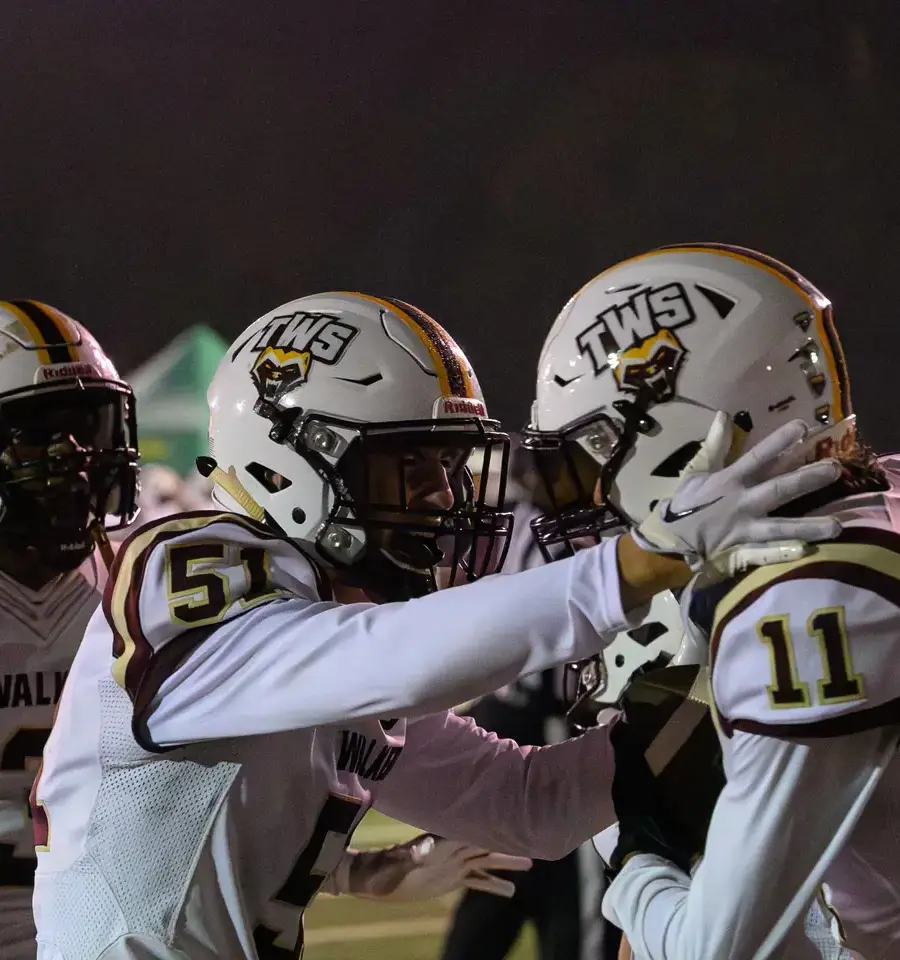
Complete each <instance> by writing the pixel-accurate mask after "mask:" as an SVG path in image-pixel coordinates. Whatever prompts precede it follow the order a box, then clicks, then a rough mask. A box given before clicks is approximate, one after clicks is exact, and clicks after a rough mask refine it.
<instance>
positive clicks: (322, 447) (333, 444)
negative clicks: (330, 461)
mask: <svg viewBox="0 0 900 960" xmlns="http://www.w3.org/2000/svg"><path fill="white" fill-rule="evenodd" d="M309 445H310V446H311V447H312V448H313V450H316V451H317V452H318V453H334V451H335V450H336V449H337V437H336V436H335V435H334V433H332V431H331V430H329V429H328V428H327V427H313V428H312V429H311V430H310V432H309Z"/></svg>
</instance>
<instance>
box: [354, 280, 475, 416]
mask: <svg viewBox="0 0 900 960" xmlns="http://www.w3.org/2000/svg"><path fill="white" fill-rule="evenodd" d="M353 296H356V297H362V298H363V299H365V300H370V301H372V302H373V303H377V304H379V305H380V306H382V307H385V308H386V309H388V310H390V311H391V313H394V314H396V315H397V316H398V317H400V319H401V320H402V321H403V322H404V323H405V324H406V325H407V326H408V327H409V328H410V330H412V331H413V332H414V333H415V334H416V335H417V336H418V338H419V339H420V340H421V341H422V343H424V344H425V347H426V349H427V350H428V355H429V356H430V357H431V361H432V363H433V364H434V369H435V372H436V373H437V377H438V384H439V385H440V388H441V395H442V396H445V397H477V396H478V394H477V392H476V390H475V387H474V384H473V378H472V377H470V376H469V371H468V368H467V365H466V363H465V358H464V357H463V355H462V352H461V351H460V349H459V347H458V346H457V345H456V343H454V341H453V340H452V339H451V338H450V335H449V334H448V333H447V332H446V331H445V330H444V328H443V327H442V326H441V325H440V324H439V323H438V322H437V321H436V320H432V318H431V317H429V316H428V314H427V313H423V312H422V311H421V310H419V309H418V308H417V307H414V306H412V305H411V304H409V303H405V302H404V301H403V300H394V299H393V298H392V297H384V298H381V297H373V296H370V295H369V294H367V293H355V294H353Z"/></svg>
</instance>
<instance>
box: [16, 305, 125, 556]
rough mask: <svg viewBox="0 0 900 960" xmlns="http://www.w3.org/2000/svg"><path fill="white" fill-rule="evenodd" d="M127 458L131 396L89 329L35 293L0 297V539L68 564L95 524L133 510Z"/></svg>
mask: <svg viewBox="0 0 900 960" xmlns="http://www.w3.org/2000/svg"><path fill="white" fill-rule="evenodd" d="M137 461H138V447H137V428H136V423H135V403H134V396H133V395H132V392H131V388H130V387H129V386H128V384H126V383H124V382H123V381H122V380H121V379H120V377H119V375H118V373H116V369H115V367H114V366H113V364H112V361H111V360H110V359H109V357H108V356H107V355H106V354H105V353H104V352H103V350H102V349H101V347H100V345H99V344H98V343H97V341H96V340H95V339H94V338H93V337H92V336H91V334H90V333H88V331H87V330H85V328H84V327H83V326H81V324H79V323H76V322H75V321H74V320H73V319H72V318H71V317H67V316H66V315H65V314H64V313H61V312H60V311H59V310H56V309H55V308H53V307H50V306H48V305H47V304H44V303H39V302H38V301H36V300H9V301H2V302H0V545H2V546H3V547H4V548H6V549H9V550H12V551H14V552H17V551H24V556H26V557H29V558H31V559H32V560H36V561H37V562H39V563H40V564H41V566H42V567H43V568H44V569H45V570H47V571H50V572H63V571H65V570H69V569H72V568H74V567H76V566H78V565H79V564H80V563H81V562H82V561H83V560H84V559H85V557H87V556H88V555H89V554H90V553H91V552H92V550H93V545H94V539H93V537H92V535H91V529H92V527H94V525H95V524H97V523H98V522H99V523H101V524H102V525H104V526H105V527H106V529H107V530H116V529H119V528H121V527H123V526H125V525H126V524H128V523H130V522H131V521H132V520H133V519H134V517H135V515H136V513H137V506H136V497H137Z"/></svg>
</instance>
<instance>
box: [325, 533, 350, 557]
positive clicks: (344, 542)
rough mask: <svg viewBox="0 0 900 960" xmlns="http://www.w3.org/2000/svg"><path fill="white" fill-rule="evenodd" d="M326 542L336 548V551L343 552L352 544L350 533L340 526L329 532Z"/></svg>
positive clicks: (330, 546)
mask: <svg viewBox="0 0 900 960" xmlns="http://www.w3.org/2000/svg"><path fill="white" fill-rule="evenodd" d="M325 543H326V544H327V545H328V547H329V549H331V550H334V551H335V552H336V553H343V551H345V550H346V549H347V548H348V547H349V546H350V534H349V533H347V531H346V530H342V529H341V528H340V527H335V528H334V529H333V530H330V531H329V532H328V535H327V536H326V537H325Z"/></svg>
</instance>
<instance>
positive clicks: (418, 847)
mask: <svg viewBox="0 0 900 960" xmlns="http://www.w3.org/2000/svg"><path fill="white" fill-rule="evenodd" d="M531 865H532V862H531V860H530V859H529V858H528V857H514V856H511V855H508V854H505V853H491V852H490V851H489V850H483V849H481V848H480V847H473V846H470V845H469V844H467V843H460V842H458V841H456V840H444V839H443V838H441V837H436V836H434V835H433V834H430V833H425V834H422V835H421V836H418V837H416V838H415V839H414V840H410V841H408V842H407V843H401V844H398V845H397V846H395V847H387V848H385V849H383V850H363V851H358V850H348V851H347V853H346V854H345V855H344V861H343V862H342V864H341V866H340V867H338V870H337V871H336V875H335V880H336V881H337V882H336V883H335V884H334V885H333V886H334V888H335V892H337V893H349V894H352V895H353V896H355V897H367V898H372V899H376V900H394V901H398V902H400V901H409V900H429V899H431V898H432V897H441V896H444V894H447V893H453V892H454V891H456V890H462V889H469V890H481V891H483V892H484V893H492V894H494V895H495V896H498V897H505V898H506V899H509V898H510V897H512V896H513V894H514V893H515V891H516V888H515V884H514V883H513V881H512V880H508V879H506V878H504V877H498V876H495V875H494V873H493V871H495V870H504V871H523V870H530V869H531Z"/></svg>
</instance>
